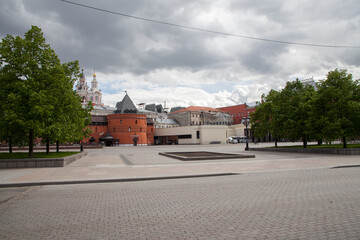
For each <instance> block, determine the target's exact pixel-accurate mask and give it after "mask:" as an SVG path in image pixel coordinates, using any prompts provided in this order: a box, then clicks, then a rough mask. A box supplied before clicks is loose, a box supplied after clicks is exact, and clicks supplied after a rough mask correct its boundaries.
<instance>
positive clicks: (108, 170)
mask: <svg viewBox="0 0 360 240" xmlns="http://www.w3.org/2000/svg"><path fill="white" fill-rule="evenodd" d="M267 145H268V144H259V145H254V144H252V143H251V144H250V148H252V147H264V146H267ZM244 147H245V144H221V145H216V144H215V145H186V146H182V145H175V146H174V145H172V146H148V147H146V146H138V147H107V148H104V149H89V150H86V151H87V152H88V155H87V156H85V157H83V158H81V159H79V160H77V161H75V162H73V163H71V164H69V165H67V166H66V167H63V168H33V169H2V170H0V187H18V186H31V185H47V184H76V183H96V182H114V181H140V180H155V179H169V178H184V177H202V176H218V175H227V174H244V173H248V172H264V171H282V170H298V169H313V168H332V167H336V166H351V165H360V157H359V156H338V155H321V154H300V153H274V152H258V151H249V152H248V151H244ZM171 151H212V152H222V153H242V154H251V155H255V156H256V157H255V158H242V159H224V160H206V161H204V160H202V161H186V162H183V161H180V160H176V159H172V158H168V157H165V156H160V155H159V152H171Z"/></svg>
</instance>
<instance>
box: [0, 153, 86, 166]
mask: <svg viewBox="0 0 360 240" xmlns="http://www.w3.org/2000/svg"><path fill="white" fill-rule="evenodd" d="M86 155H87V152H80V153H78V154H74V155H71V156H68V157H63V158H22V159H0V169H4V168H51V167H65V166H66V165H68V164H70V163H72V162H74V161H76V160H78V159H80V158H82V157H84V156H86Z"/></svg>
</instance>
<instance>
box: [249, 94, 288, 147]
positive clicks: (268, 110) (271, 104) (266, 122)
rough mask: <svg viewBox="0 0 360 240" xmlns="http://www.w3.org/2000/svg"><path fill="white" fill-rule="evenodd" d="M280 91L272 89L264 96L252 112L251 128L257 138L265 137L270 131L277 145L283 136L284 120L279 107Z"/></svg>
mask: <svg viewBox="0 0 360 240" xmlns="http://www.w3.org/2000/svg"><path fill="white" fill-rule="evenodd" d="M278 98H279V92H277V91H275V90H271V91H270V92H269V94H268V95H267V96H264V95H263V96H262V103H261V104H259V105H258V106H256V111H255V112H253V113H252V114H251V119H250V123H251V129H252V130H253V131H254V135H255V137H257V138H264V137H266V136H267V135H268V134H269V133H270V134H271V136H272V137H273V138H274V141H275V147H277V142H278V140H279V139H280V138H281V136H282V122H281V121H280V118H279V117H280V116H279V108H278V101H279V100H278Z"/></svg>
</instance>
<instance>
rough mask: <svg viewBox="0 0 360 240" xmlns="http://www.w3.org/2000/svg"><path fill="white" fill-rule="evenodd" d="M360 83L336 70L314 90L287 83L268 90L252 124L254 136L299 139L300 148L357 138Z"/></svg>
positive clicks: (298, 83) (300, 84)
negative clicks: (280, 88)
mask: <svg viewBox="0 0 360 240" xmlns="http://www.w3.org/2000/svg"><path fill="white" fill-rule="evenodd" d="M359 96H360V88H359V81H353V80H352V75H351V74H348V73H347V71H346V70H338V69H335V70H334V71H331V72H329V73H328V75H327V79H326V80H324V81H321V82H320V83H319V84H318V85H317V90H315V89H314V88H313V87H312V86H310V85H304V84H302V83H301V82H300V81H299V80H296V81H294V82H288V83H287V84H286V86H285V88H284V89H282V90H281V91H279V92H277V91H274V90H271V91H270V93H269V94H268V95H267V96H264V97H263V99H264V100H265V101H263V103H261V104H260V105H259V106H257V108H256V111H255V112H254V113H253V115H252V119H251V123H252V129H253V130H254V133H255V136H257V137H263V136H265V134H267V133H271V134H272V135H273V137H274V138H275V139H279V138H286V139H289V140H298V139H302V141H303V146H304V147H306V145H307V141H308V140H310V139H312V140H314V139H315V140H319V141H320V140H323V139H324V140H335V139H339V138H341V139H342V141H343V143H344V147H346V139H347V138H351V137H359V136H360V130H359V124H358V123H359V122H360V99H359Z"/></svg>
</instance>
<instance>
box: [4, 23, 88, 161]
mask: <svg viewBox="0 0 360 240" xmlns="http://www.w3.org/2000/svg"><path fill="white" fill-rule="evenodd" d="M78 75H79V63H78V61H74V62H69V63H64V64H61V63H60V60H59V58H58V56H57V55H56V54H55V52H54V50H53V49H51V48H50V46H49V45H48V44H46V41H45V38H44V37H43V33H42V31H41V29H40V28H38V27H36V26H32V27H31V29H30V30H29V31H28V32H27V33H25V36H24V38H21V37H19V36H16V37H14V36H12V35H7V36H6V37H5V38H3V39H2V41H1V43H0V114H1V118H0V142H2V141H6V142H7V143H8V144H9V151H10V152H12V146H13V145H18V146H22V145H28V146H29V156H30V157H32V156H33V145H34V141H35V139H37V138H38V139H42V141H44V142H46V143H47V153H49V144H50V143H55V142H56V143H57V146H58V145H59V143H63V142H74V141H79V140H82V139H83V137H84V136H85V135H86V134H87V133H88V131H89V129H88V128H87V127H88V125H89V124H90V121H91V116H90V111H91V109H92V106H91V105H89V106H88V107H87V108H83V107H82V105H81V99H80V97H79V96H78V95H77V94H76V92H75V91H74V90H73V86H74V83H75V81H76V79H77V77H78ZM57 151H58V148H57Z"/></svg>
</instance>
